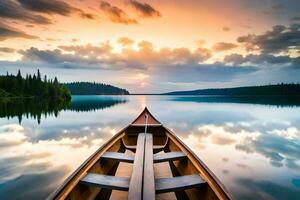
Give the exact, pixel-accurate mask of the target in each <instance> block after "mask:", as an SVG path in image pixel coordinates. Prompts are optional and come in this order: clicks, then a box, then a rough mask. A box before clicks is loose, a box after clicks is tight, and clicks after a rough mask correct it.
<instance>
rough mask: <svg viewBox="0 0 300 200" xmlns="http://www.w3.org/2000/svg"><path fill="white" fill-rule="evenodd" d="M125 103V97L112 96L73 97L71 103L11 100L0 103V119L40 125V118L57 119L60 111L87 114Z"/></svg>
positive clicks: (43, 100) (34, 99)
mask: <svg viewBox="0 0 300 200" xmlns="http://www.w3.org/2000/svg"><path fill="white" fill-rule="evenodd" d="M126 102H127V99H126V98H125V97H113V96H73V97H72V101H71V102H69V101H62V100H58V99H57V100H48V99H40V98H26V99H13V100H10V101H0V117H7V118H8V119H10V118H13V117H17V118H18V121H19V123H20V124H21V122H22V118H23V117H26V118H27V119H28V118H33V119H36V120H37V122H38V124H40V122H41V118H42V117H44V118H47V117H49V116H55V117H57V116H58V114H59V112H60V111H62V110H71V111H76V112H88V111H96V110H103V109H105V108H109V107H112V106H115V105H117V104H122V103H126Z"/></svg>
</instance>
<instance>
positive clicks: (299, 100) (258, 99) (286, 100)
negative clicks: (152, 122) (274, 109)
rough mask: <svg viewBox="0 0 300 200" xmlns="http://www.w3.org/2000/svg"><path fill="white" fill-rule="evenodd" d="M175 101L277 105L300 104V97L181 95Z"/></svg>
mask: <svg viewBox="0 0 300 200" xmlns="http://www.w3.org/2000/svg"><path fill="white" fill-rule="evenodd" d="M173 100H174V101H181V102H198V103H201V102H206V103H247V104H262V105H275V106H300V97H299V96H291V97H281V96H271V97H263V96H179V97H174V98H173Z"/></svg>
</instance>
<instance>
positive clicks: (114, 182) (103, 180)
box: [80, 173, 129, 191]
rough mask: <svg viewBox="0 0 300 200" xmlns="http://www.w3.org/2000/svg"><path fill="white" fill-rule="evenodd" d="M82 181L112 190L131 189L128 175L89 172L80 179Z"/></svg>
mask: <svg viewBox="0 0 300 200" xmlns="http://www.w3.org/2000/svg"><path fill="white" fill-rule="evenodd" d="M80 183H82V184H85V185H91V186H96V187H100V188H107V189H112V190H123V191H127V190H128V189H129V178H127V177H117V176H108V175H102V174H93V173H88V174H87V175H86V176H85V177H83V178H82V179H81V180H80Z"/></svg>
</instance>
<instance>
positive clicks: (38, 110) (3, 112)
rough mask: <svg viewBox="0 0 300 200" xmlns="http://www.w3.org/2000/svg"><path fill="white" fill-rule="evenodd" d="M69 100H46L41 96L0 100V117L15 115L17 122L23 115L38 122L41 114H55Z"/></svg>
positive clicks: (67, 104) (66, 106)
mask: <svg viewBox="0 0 300 200" xmlns="http://www.w3.org/2000/svg"><path fill="white" fill-rule="evenodd" d="M69 105H70V102H69V101H64V100H60V99H56V100H48V99H41V98H25V99H12V100H0V117H7V118H8V119H9V118H13V117H17V118H18V120H19V123H21V122H22V118H23V116H25V117H26V118H33V119H36V120H37V121H38V123H40V121H41V118H42V116H43V117H45V118H47V116H52V115H54V116H57V115H58V113H59V111H60V110H63V109H66V108H68V107H69Z"/></svg>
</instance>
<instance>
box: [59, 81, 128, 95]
mask: <svg viewBox="0 0 300 200" xmlns="http://www.w3.org/2000/svg"><path fill="white" fill-rule="evenodd" d="M64 86H65V87H67V88H68V89H69V90H70V92H71V94H72V95H128V94H129V92H128V91H127V90H125V89H122V88H118V87H115V86H112V85H107V84H103V83H95V82H93V83H90V82H73V83H65V84H64Z"/></svg>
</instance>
